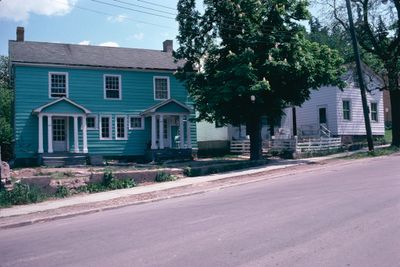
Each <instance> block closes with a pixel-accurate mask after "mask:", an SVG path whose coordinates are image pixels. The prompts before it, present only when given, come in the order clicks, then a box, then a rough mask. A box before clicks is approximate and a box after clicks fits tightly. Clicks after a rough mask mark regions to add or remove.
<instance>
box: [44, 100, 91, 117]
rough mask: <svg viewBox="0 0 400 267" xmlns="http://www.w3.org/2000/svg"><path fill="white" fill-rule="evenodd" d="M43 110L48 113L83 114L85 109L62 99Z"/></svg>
mask: <svg viewBox="0 0 400 267" xmlns="http://www.w3.org/2000/svg"><path fill="white" fill-rule="evenodd" d="M42 112H47V113H68V114H83V113H84V112H83V110H82V109H80V108H78V107H76V106H74V105H72V104H71V103H68V102H66V101H61V102H58V103H55V104H53V105H51V106H48V107H45V108H44V109H43V110H42Z"/></svg>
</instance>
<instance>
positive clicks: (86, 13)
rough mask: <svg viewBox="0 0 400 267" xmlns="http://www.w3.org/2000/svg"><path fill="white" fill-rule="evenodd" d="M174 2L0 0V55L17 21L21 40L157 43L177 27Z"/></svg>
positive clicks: (123, 44) (172, 34)
mask: <svg viewBox="0 0 400 267" xmlns="http://www.w3.org/2000/svg"><path fill="white" fill-rule="evenodd" d="M101 2H103V3H109V4H112V5H114V6H111V5H105V4H103V3H101ZM199 2H201V1H199ZM176 4H177V0H162V1H160V0H0V55H7V54H8V40H15V31H16V27H17V26H23V27H25V40H26V41H43V42H61V43H74V44H79V43H80V44H91V45H107V46H121V47H136V48H148V49H162V42H163V41H164V40H166V39H174V38H175V36H176V35H177V33H178V25H177V23H176V21H175V20H174V19H173V18H174V17H175V15H174V14H176ZM134 5H136V6H134ZM117 6H122V7H125V8H119V7H117ZM138 6H142V7H144V8H141V7H138ZM129 9H135V10H140V11H141V12H135V11H133V10H129ZM152 9H153V10H152ZM143 12H147V13H143ZM149 13H152V14H157V15H152V14H149ZM174 45H175V46H176V42H174Z"/></svg>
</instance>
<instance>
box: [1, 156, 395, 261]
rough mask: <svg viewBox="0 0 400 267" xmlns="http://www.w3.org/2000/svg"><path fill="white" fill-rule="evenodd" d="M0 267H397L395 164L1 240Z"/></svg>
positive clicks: (372, 163) (4, 234)
mask: <svg viewBox="0 0 400 267" xmlns="http://www.w3.org/2000/svg"><path fill="white" fill-rule="evenodd" d="M0 266H41V267H45V266H96V267H97V266H135V267H137V266H139V267H140V266H174V267H177V266H185V267H188V266H190V267H191V266H207V267H210V266H212V267H214V266H285V267H286V266H307V267H312V266H318V267H320V266H324V267H325V266H362V267H368V266H379V267H386V266H393V267H397V266H400V156H399V155H397V156H392V157H389V158H378V159H368V160H361V161H350V163H349V162H348V163H345V164H339V165H328V166H326V168H323V169H322V170H319V171H312V172H303V173H299V174H296V175H290V176H285V177H280V178H279V179H276V180H266V181H262V182H257V183H251V184H247V185H242V186H237V187H231V188H227V189H224V190H220V191H214V192H209V193H206V194H202V195H195V196H190V197H183V198H178V199H171V200H166V201H161V202H156V203H150V204H144V205H138V206H131V207H126V208H121V209H117V210H112V211H107V212H101V213H97V214H91V215H85V216H79V217H74V218H70V219H64V220H59V221H53V222H46V223H42V224H36V225H31V226H26V227H21V228H16V229H9V230H2V231H0Z"/></svg>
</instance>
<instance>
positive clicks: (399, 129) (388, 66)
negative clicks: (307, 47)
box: [325, 0, 400, 147]
mask: <svg viewBox="0 0 400 267" xmlns="http://www.w3.org/2000/svg"><path fill="white" fill-rule="evenodd" d="M325 3H326V6H330V7H331V14H332V17H333V18H334V20H333V21H331V24H332V25H341V26H342V27H343V29H346V30H348V27H349V26H348V20H347V14H346V8H345V0H329V1H328V0H325ZM352 7H353V13H354V14H355V27H356V32H357V38H358V42H359V44H360V46H361V47H362V49H363V50H364V51H365V53H364V59H365V61H366V63H367V64H369V65H370V66H371V67H372V68H373V69H375V70H377V71H378V72H380V74H382V75H383V77H384V78H385V80H386V81H387V84H386V88H385V89H388V90H389V91H390V100H391V107H392V138H393V139H392V145H394V146H397V147H399V146H400V104H399V103H400V84H399V78H400V76H399V72H400V1H398V0H384V1H383V0H352Z"/></svg>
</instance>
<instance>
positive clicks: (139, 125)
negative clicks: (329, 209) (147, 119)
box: [129, 116, 144, 130]
mask: <svg viewBox="0 0 400 267" xmlns="http://www.w3.org/2000/svg"><path fill="white" fill-rule="evenodd" d="M129 129H131V130H143V129H144V118H143V117H141V116H130V117H129Z"/></svg>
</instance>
